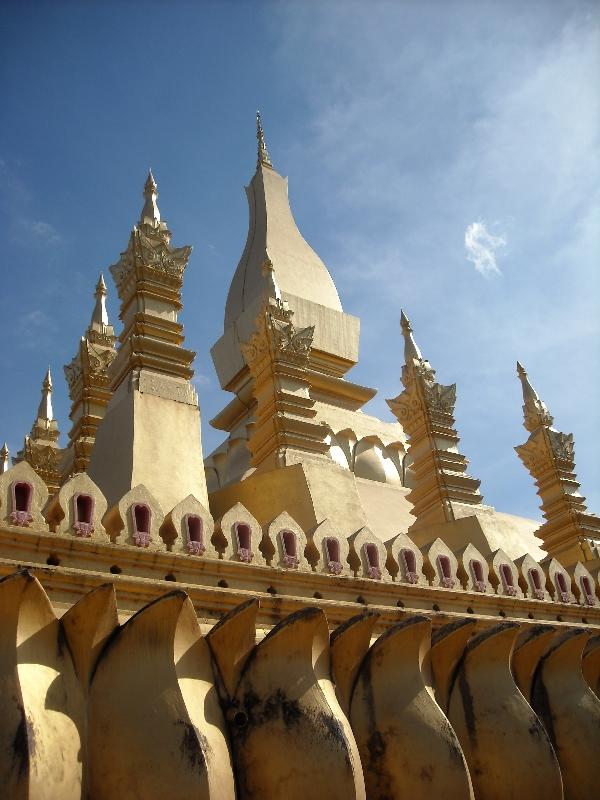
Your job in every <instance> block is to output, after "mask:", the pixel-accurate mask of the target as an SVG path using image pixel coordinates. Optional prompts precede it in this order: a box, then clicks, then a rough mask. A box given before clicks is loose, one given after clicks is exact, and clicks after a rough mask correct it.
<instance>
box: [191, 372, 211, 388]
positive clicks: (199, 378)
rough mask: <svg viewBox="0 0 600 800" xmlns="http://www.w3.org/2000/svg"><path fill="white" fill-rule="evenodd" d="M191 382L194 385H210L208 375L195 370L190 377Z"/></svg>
mask: <svg viewBox="0 0 600 800" xmlns="http://www.w3.org/2000/svg"><path fill="white" fill-rule="evenodd" d="M192 383H193V384H194V386H210V383H211V380H210V378H209V377H208V375H203V374H202V373H201V372H197V373H196V374H195V375H194V377H193V378H192Z"/></svg>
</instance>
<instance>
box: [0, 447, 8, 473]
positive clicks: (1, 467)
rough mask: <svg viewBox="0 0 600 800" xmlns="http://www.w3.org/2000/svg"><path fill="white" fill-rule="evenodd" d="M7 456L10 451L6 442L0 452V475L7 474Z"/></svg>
mask: <svg viewBox="0 0 600 800" xmlns="http://www.w3.org/2000/svg"><path fill="white" fill-rule="evenodd" d="M9 456H10V451H9V449H8V445H7V444H6V442H4V444H3V445H2V450H0V475H2V474H3V473H4V472H7V470H8V468H9Z"/></svg>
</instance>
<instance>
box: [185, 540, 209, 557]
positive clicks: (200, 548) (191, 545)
mask: <svg viewBox="0 0 600 800" xmlns="http://www.w3.org/2000/svg"><path fill="white" fill-rule="evenodd" d="M187 549H188V553H189V554H190V555H191V556H201V555H202V554H203V553H204V551H205V550H206V547H204V545H203V544H202V542H197V541H195V540H193V539H190V540H189V541H188V543H187Z"/></svg>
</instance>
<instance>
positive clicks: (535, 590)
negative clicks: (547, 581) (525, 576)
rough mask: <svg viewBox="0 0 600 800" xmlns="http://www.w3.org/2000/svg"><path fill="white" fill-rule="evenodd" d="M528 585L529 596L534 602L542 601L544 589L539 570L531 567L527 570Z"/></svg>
mask: <svg viewBox="0 0 600 800" xmlns="http://www.w3.org/2000/svg"><path fill="white" fill-rule="evenodd" d="M529 585H530V586H531V594H532V595H533V596H534V597H535V599H536V600H543V599H544V588H543V586H542V577H541V575H540V571H539V569H534V568H533V567H532V568H531V569H530V570H529Z"/></svg>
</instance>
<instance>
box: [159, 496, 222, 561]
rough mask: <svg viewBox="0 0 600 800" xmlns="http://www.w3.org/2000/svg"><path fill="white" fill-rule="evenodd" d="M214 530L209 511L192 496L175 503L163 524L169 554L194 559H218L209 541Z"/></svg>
mask: <svg viewBox="0 0 600 800" xmlns="http://www.w3.org/2000/svg"><path fill="white" fill-rule="evenodd" d="M214 529H215V523H214V521H213V518H212V516H211V514H210V511H208V510H207V509H206V508H205V507H204V506H203V505H202V503H201V502H200V501H199V500H198V498H197V497H194V495H193V494H189V495H188V496H187V497H186V498H185V499H184V500H182V501H181V502H180V503H177V505H176V506H175V508H173V509H172V510H171V511H170V512H169V513H168V514H167V516H166V517H165V522H164V531H165V539H167V541H168V542H169V549H170V550H171V552H172V553H184V554H185V555H189V556H193V557H195V558H212V559H218V558H219V554H218V552H217V550H216V548H215V546H214V544H213V543H212V541H211V539H212V535H213V533H214Z"/></svg>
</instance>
